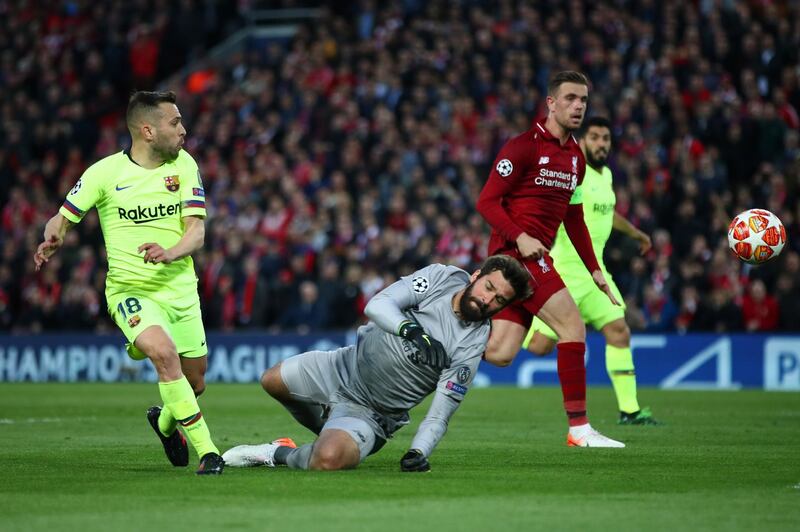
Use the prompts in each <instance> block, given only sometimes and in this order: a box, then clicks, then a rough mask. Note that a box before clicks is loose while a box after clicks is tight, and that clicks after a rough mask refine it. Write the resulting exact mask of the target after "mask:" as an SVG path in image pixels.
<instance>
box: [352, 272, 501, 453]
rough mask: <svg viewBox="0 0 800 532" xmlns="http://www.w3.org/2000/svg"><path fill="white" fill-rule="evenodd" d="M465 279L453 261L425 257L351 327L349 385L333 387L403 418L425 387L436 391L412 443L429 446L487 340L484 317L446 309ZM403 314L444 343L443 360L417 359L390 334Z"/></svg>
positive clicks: (441, 432)
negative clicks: (354, 337)
mask: <svg viewBox="0 0 800 532" xmlns="http://www.w3.org/2000/svg"><path fill="white" fill-rule="evenodd" d="M468 284H469V275H468V274H467V273H466V272H465V271H464V270H461V269H459V268H456V267H454V266H444V265H441V264H432V265H430V266H427V267H426V268H423V269H421V270H419V271H417V272H415V273H414V274H412V275H409V276H407V277H402V278H401V279H400V280H399V281H397V282H396V283H394V284H392V285H391V286H389V287H387V288H385V289H384V290H382V291H381V292H380V293H378V294H377V295H375V297H373V298H372V300H371V301H370V302H369V304H368V305H367V308H366V309H365V312H366V314H367V316H368V317H369V318H370V319H371V322H370V323H369V324H367V325H365V326H363V327H360V328H359V330H358V341H357V349H356V351H357V354H356V358H355V361H354V364H353V366H354V367H352V368H351V372H350V379H349V383H348V386H347V387H346V388H345V389H343V390H340V392H339V393H340V394H341V395H342V396H343V397H345V398H347V399H349V400H351V401H354V402H357V403H360V404H362V405H365V406H368V407H369V408H371V409H373V410H374V411H376V412H378V413H380V414H383V415H385V416H388V417H390V418H393V419H394V420H396V421H397V423H398V426H399V425H403V424H405V423H407V422H408V411H409V410H410V409H411V408H413V407H414V406H416V405H418V404H419V403H420V402H421V401H422V400H423V399H424V398H425V397H427V396H428V395H429V394H430V393H431V392H433V391H436V396H435V397H434V401H433V403H432V405H431V408H430V410H429V411H428V415H427V416H426V418H425V420H424V421H423V423H422V424H421V425H420V429H419V431H418V432H417V437H416V438H415V440H414V444H412V448H418V449H420V450H422V451H423V452H424V453H425V455H426V456H427V455H429V454H430V452H431V451H432V450H433V447H435V445H436V443H438V441H439V439H441V437H442V436H443V435H444V432H445V430H446V428H447V421H448V419H449V418H450V416H451V415H452V413H453V412H454V411H455V409H456V408H457V407H458V404H459V403H460V401H461V400H462V399H463V398H464V395H465V394H466V393H467V389H468V387H469V385H470V384H471V383H472V379H473V378H474V376H475V373H476V371H477V369H478V364H479V363H480V360H481V356H482V355H483V352H484V351H485V349H486V342H487V341H488V339H489V333H490V325H489V320H485V321H481V322H465V321H462V320H460V319H459V318H458V317H457V316H456V314H455V312H454V311H453V296H454V295H455V294H456V293H457V292H458V291H459V290H461V289H462V288H464V287H466V286H467V285H468ZM406 320H413V321H416V322H417V323H419V324H420V325H421V326H422V327H423V328H424V329H425V331H426V332H427V333H428V334H430V335H431V336H432V337H433V338H435V339H436V340H439V341H440V342H441V343H442V345H443V346H444V348H445V350H446V351H447V354H448V355H449V357H450V359H451V363H450V367H449V368H448V369H444V370H442V371H437V370H435V369H433V368H431V367H430V366H426V365H423V364H421V363H419V362H418V361H417V356H416V355H417V349H416V348H415V346H414V344H413V343H411V342H409V341H407V340H404V339H403V338H401V337H400V336H398V335H397V333H398V330H399V327H400V324H401V323H402V322H404V321H406Z"/></svg>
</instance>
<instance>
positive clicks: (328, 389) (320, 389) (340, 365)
mask: <svg viewBox="0 0 800 532" xmlns="http://www.w3.org/2000/svg"><path fill="white" fill-rule="evenodd" d="M355 355H356V347H355V346H354V345H351V346H347V347H342V348H341V349H336V350H334V351H308V352H307V353H303V354H300V355H296V356H293V357H290V358H287V359H286V360H284V361H283V362H282V363H281V379H282V380H283V383H284V384H285V385H286V387H287V388H288V389H289V395H291V397H292V399H295V400H297V401H301V402H304V403H314V404H318V405H322V406H327V405H328V404H329V403H330V402H331V396H333V394H334V393H336V392H337V391H338V390H339V388H341V387H342V386H344V385H345V383H346V382H347V380H348V371H349V370H348V366H347V363H346V358H347V357H355Z"/></svg>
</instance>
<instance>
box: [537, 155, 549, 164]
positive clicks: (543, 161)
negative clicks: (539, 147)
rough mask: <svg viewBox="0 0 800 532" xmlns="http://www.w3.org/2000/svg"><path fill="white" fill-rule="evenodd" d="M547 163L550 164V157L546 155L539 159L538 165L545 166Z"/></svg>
mask: <svg viewBox="0 0 800 532" xmlns="http://www.w3.org/2000/svg"><path fill="white" fill-rule="evenodd" d="M549 162H550V157H548V156H546V155H545V156H543V157H539V164H547V163H549Z"/></svg>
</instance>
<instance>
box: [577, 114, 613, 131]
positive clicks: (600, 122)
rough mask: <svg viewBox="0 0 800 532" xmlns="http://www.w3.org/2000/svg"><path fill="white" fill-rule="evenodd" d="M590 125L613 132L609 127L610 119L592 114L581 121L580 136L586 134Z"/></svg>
mask: <svg viewBox="0 0 800 532" xmlns="http://www.w3.org/2000/svg"><path fill="white" fill-rule="evenodd" d="M590 127H604V128H606V129H607V130H608V132H609V133H612V132H613V129H612V127H611V120H609V119H608V118H606V117H604V116H593V117H591V118H589V119H588V120H587V121H586V122H584V123H583V133H582V135H581V136H584V135H586V133H587V132H588V131H589V128H590Z"/></svg>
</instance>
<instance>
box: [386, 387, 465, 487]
mask: <svg viewBox="0 0 800 532" xmlns="http://www.w3.org/2000/svg"><path fill="white" fill-rule="evenodd" d="M460 404H461V402H460V401H457V400H456V399H454V398H453V397H450V396H449V395H447V394H445V393H443V392H441V391H439V390H436V392H435V393H434V396H433V402H432V403H431V407H430V408H429V409H428V413H427V414H426V415H425V419H423V420H422V423H420V425H419V429H417V434H416V435H415V436H414V440H413V441H412V442H411V448H410V449H409V451H408V452H407V453H406V454H405V455H403V458H402V459H401V460H400V468H401V470H402V471H405V472H415V471H419V472H424V471H430V464H429V463H428V458H429V457H430V455H431V453H433V450H434V449H435V448H436V445H438V443H439V442H440V441H441V439H442V438H443V437H444V435H445V433H446V432H447V424H448V423H449V422H450V417H451V416H452V415H453V414H454V413H455V411H456V410H457V409H458V406H459V405H460Z"/></svg>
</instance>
